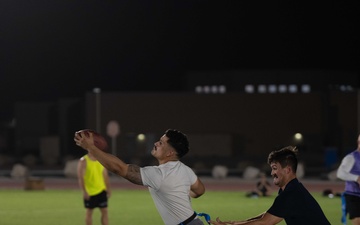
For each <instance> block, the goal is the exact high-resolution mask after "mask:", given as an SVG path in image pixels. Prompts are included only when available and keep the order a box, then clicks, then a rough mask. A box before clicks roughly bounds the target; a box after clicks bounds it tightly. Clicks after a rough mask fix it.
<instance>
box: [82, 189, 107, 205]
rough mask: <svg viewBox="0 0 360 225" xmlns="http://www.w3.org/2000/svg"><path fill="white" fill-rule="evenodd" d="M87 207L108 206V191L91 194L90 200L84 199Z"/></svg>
mask: <svg viewBox="0 0 360 225" xmlns="http://www.w3.org/2000/svg"><path fill="white" fill-rule="evenodd" d="M84 205H85V208H89V209H93V208H96V207H99V208H106V207H107V206H108V198H107V193H106V191H103V192H101V193H100V194H97V195H93V196H90V199H89V200H86V199H84Z"/></svg>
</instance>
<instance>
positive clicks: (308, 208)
mask: <svg viewBox="0 0 360 225" xmlns="http://www.w3.org/2000/svg"><path fill="white" fill-rule="evenodd" d="M296 155H297V150H296V148H295V147H292V146H288V147H285V148H282V149H280V150H278V151H273V152H271V153H270V154H269V157H268V164H269V165H270V167H271V176H272V177H273V182H274V184H275V185H277V186H278V187H279V188H280V189H279V195H278V196H277V197H276V198H275V201H274V203H273V205H272V206H271V207H270V209H269V210H267V211H266V212H264V213H262V214H260V215H259V216H256V217H254V218H250V219H247V220H243V221H226V222H223V221H221V220H220V219H219V218H217V219H216V221H210V222H211V224H214V225H226V224H232V225H239V224H249V225H256V224H268V225H272V224H278V223H280V222H281V221H282V220H285V222H286V224H287V225H304V224H306V225H330V223H329V221H328V220H327V218H326V217H325V215H324V212H323V211H322V209H321V207H320V205H319V204H318V203H317V201H316V200H315V199H314V197H313V196H312V195H311V194H310V193H309V191H308V190H306V188H305V187H304V186H303V185H302V184H301V183H300V182H299V181H298V179H297V178H296V169H297V164H298V160H297V156H296Z"/></svg>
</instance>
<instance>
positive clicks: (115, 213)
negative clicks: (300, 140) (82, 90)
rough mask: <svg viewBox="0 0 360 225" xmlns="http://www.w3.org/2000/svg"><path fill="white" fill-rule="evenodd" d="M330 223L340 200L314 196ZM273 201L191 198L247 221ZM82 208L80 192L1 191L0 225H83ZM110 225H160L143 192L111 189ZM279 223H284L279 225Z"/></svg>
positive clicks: (202, 207)
mask: <svg viewBox="0 0 360 225" xmlns="http://www.w3.org/2000/svg"><path fill="white" fill-rule="evenodd" d="M313 195H314V197H315V198H316V199H317V200H318V202H319V204H320V205H321V207H322V208H323V210H324V212H325V214H326V216H327V217H328V219H329V221H330V223H331V224H333V225H336V224H341V222H340V218H341V200H340V198H338V197H336V198H333V199H330V198H326V197H323V196H322V195H321V193H313ZM273 199H274V196H273V197H268V198H258V199H254V198H247V197H245V193H244V192H235V191H232V192H229V191H228V192H220V191H208V192H206V194H205V195H204V196H202V197H201V198H198V199H193V207H194V209H195V210H196V211H197V212H206V213H208V214H210V215H211V217H212V219H215V218H216V217H217V216H219V217H220V218H221V219H223V220H236V219H246V218H249V217H252V216H255V215H258V214H259V213H261V212H263V211H265V210H266V209H268V208H269V207H270V205H271V204H272V202H273ZM84 216H85V209H84V207H83V203H82V195H81V192H80V191H79V190H44V191H24V190H8V189H0V224H1V225H20V224H27V225H39V224H43V225H75V224H84ZM93 219H94V220H93V224H94V225H97V224H100V213H99V210H96V211H95V214H94V218H93ZM109 219H110V224H113V225H115V224H117V225H120V224H137V225H140V224H150V225H161V224H163V223H162V220H161V218H160V216H159V214H158V212H157V211H156V208H155V205H154V203H153V201H152V199H151V196H150V194H149V193H148V191H146V190H119V189H116V190H113V194H112V197H111V198H110V200H109ZM280 224H285V222H282V223H280Z"/></svg>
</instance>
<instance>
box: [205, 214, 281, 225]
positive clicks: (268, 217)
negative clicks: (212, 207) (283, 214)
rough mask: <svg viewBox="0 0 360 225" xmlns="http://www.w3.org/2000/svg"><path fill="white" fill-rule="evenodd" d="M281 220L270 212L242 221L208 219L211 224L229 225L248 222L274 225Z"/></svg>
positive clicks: (250, 224)
mask: <svg viewBox="0 0 360 225" xmlns="http://www.w3.org/2000/svg"><path fill="white" fill-rule="evenodd" d="M282 220H283V218H280V217H277V216H274V215H272V214H270V213H267V212H265V213H262V214H260V215H258V216H256V217H253V218H250V219H247V220H244V221H224V222H223V221H221V220H220V219H219V217H218V218H216V221H212V220H211V221H210V223H211V224H213V225H227V224H231V225H240V224H249V225H275V224H278V223H280V222H281V221H282Z"/></svg>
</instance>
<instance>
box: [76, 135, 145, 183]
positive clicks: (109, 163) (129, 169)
mask: <svg viewBox="0 0 360 225" xmlns="http://www.w3.org/2000/svg"><path fill="white" fill-rule="evenodd" d="M74 141H75V143H76V145H78V146H80V147H82V148H83V149H85V150H87V151H88V152H91V154H92V155H93V156H94V157H95V158H96V159H97V160H98V161H99V162H100V163H101V164H102V165H103V166H104V167H105V168H106V169H107V170H109V171H111V172H113V173H115V174H117V175H119V176H122V177H124V178H125V179H127V180H129V181H130V182H132V183H134V184H139V185H142V179H141V174H140V167H139V166H136V165H133V164H126V163H125V162H123V161H122V160H121V159H119V158H118V157H116V156H114V155H111V154H109V153H106V152H103V151H101V150H100V149H98V148H97V147H96V146H95V145H94V139H93V134H92V133H90V135H89V137H87V136H86V135H81V136H80V135H79V134H78V133H75V137H74Z"/></svg>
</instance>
